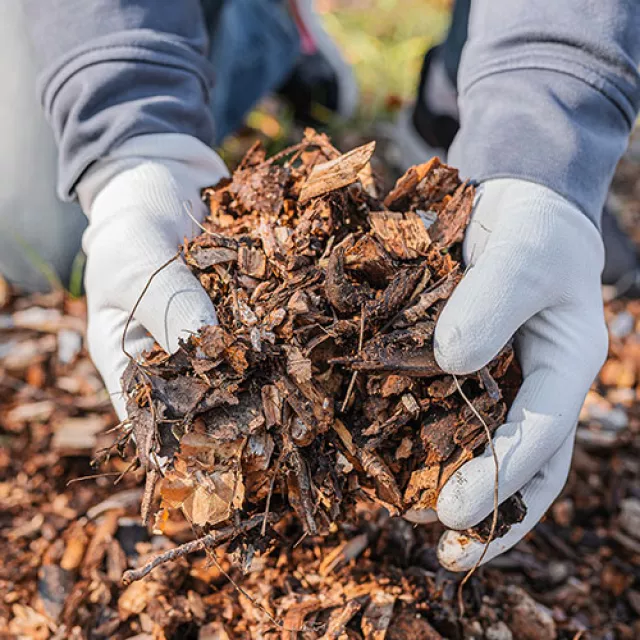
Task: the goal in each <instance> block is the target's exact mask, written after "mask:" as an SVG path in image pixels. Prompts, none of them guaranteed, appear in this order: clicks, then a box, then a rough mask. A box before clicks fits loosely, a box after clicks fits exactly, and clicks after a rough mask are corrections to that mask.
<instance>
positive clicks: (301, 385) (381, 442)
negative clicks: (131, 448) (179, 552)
mask: <svg viewBox="0 0 640 640" xmlns="http://www.w3.org/2000/svg"><path fill="white" fill-rule="evenodd" d="M374 146H375V145H374V143H369V144H367V145H364V146H362V147H359V148H357V149H354V150H353V151H350V152H349V153H346V154H344V155H341V154H340V153H339V152H338V151H337V150H336V149H335V148H334V147H333V146H332V145H331V144H330V142H329V140H328V138H327V137H326V136H325V135H320V134H317V133H315V132H314V131H312V130H308V131H307V132H306V135H305V138H304V140H303V141H302V142H301V143H300V144H298V145H296V146H294V147H292V148H291V149H289V150H288V152H286V153H281V154H278V156H277V157H276V158H272V159H266V158H265V154H264V152H263V151H262V149H261V147H260V146H259V145H256V146H254V147H253V148H252V149H251V150H250V151H249V153H248V154H247V156H246V157H245V158H244V160H243V161H242V163H241V164H240V166H239V168H238V169H237V170H236V171H235V172H234V174H233V176H232V178H231V179H227V180H224V181H222V182H221V183H220V184H219V185H217V186H215V187H212V188H211V189H207V190H205V198H206V200H207V202H208V204H209V208H210V215H209V218H208V219H207V222H206V226H205V227H204V232H203V233H202V234H201V235H199V236H198V237H196V238H195V239H194V240H193V241H190V242H187V243H186V245H185V246H184V258H185V260H186V262H187V264H188V265H189V266H190V267H191V269H192V270H193V272H194V273H195V274H196V275H197V276H198V278H199V280H200V282H201V283H202V285H203V287H204V288H205V290H206V291H207V292H208V293H209V295H210V297H211V299H212V301H213V303H214V306H215V309H216V312H217V316H218V320H219V324H217V325H215V326H209V327H205V328H204V329H202V330H201V331H200V332H199V334H198V335H193V336H191V337H190V338H189V339H188V340H187V341H185V342H184V344H183V345H182V347H181V348H180V349H179V350H178V351H177V352H176V353H175V354H173V355H171V356H168V355H167V354H165V353H164V352H162V351H160V350H159V349H156V350H154V351H153V352H151V353H150V354H147V356H146V357H145V358H143V360H142V361H141V362H137V361H131V363H130V365H129V368H128V370H127V372H126V373H125V375H124V385H125V391H126V394H127V397H128V402H127V410H128V415H129V420H128V422H127V423H126V425H125V429H126V433H130V434H134V435H135V442H136V443H137V456H138V457H137V460H138V463H139V464H140V465H141V466H142V467H143V468H144V469H145V470H146V471H147V478H148V479H147V497H148V500H145V501H144V504H143V518H145V519H146V517H147V512H148V511H149V509H148V507H147V505H150V504H151V502H152V490H153V489H154V487H155V484H156V481H157V480H158V481H159V483H160V496H161V504H160V508H159V510H158V511H157V513H156V517H155V522H154V528H155V529H156V530H158V531H161V530H162V523H163V521H165V520H166V519H167V517H168V514H169V512H170V511H171V510H174V509H179V510H181V512H182V513H183V514H184V516H185V517H186V518H187V520H188V521H189V522H190V524H192V525H193V527H194V529H195V530H196V531H197V532H198V533H200V534H202V533H205V532H206V533H207V534H209V535H208V537H207V538H206V540H203V543H205V542H206V546H207V547H211V546H212V545H213V544H215V543H218V542H219V541H227V540H229V539H234V540H235V539H236V538H237V539H238V544H240V542H241V548H242V550H243V552H244V554H245V556H246V558H247V564H248V565H249V564H250V559H251V558H252V557H253V556H254V555H255V554H256V553H260V552H264V551H265V550H266V549H267V548H268V545H269V543H270V541H271V540H272V539H275V538H277V535H276V534H275V531H274V530H273V529H272V527H270V526H268V525H271V524H273V523H274V522H276V521H277V520H279V519H280V518H281V517H282V515H283V514H285V513H287V512H288V511H290V510H293V511H294V512H295V514H296V515H297V517H298V518H299V520H300V522H301V523H302V526H303V529H304V532H305V534H307V535H312V536H313V535H317V534H327V533H329V532H330V531H331V530H332V528H335V525H336V523H337V522H341V521H344V520H347V521H350V522H356V521H357V517H356V513H355V511H356V507H357V504H358V501H361V500H365V501H368V502H371V501H373V502H374V503H376V504H377V505H380V506H384V507H386V509H387V510H388V511H389V513H390V514H391V515H400V514H402V513H405V512H406V511H407V510H408V509H432V508H435V506H436V500H437V497H438V493H439V490H440V488H441V487H442V486H443V485H444V483H445V482H446V481H447V480H448V479H449V478H450V477H451V475H452V474H453V473H454V472H455V471H456V469H458V468H459V467H460V466H461V465H462V464H464V463H465V462H466V461H468V460H470V459H471V458H472V457H473V456H474V455H476V454H477V453H479V452H482V451H483V450H484V448H485V446H486V445H487V437H488V436H487V434H488V432H489V431H493V430H494V429H495V428H497V427H498V426H499V425H500V424H502V423H503V422H504V419H505V416H506V412H507V409H508V405H509V402H510V401H511V400H512V398H513V397H514V395H515V392H516V391H517V389H518V386H519V382H520V377H519V374H518V370H517V367H516V365H515V364H514V358H513V349H512V348H511V346H508V347H506V348H505V349H504V350H503V352H501V353H500V354H499V356H498V357H497V358H496V359H495V360H494V361H493V362H492V363H491V364H490V365H489V366H488V367H486V368H484V369H483V370H482V371H480V372H479V373H478V374H473V375H469V376H464V377H462V378H460V379H459V380H457V379H454V377H453V376H451V375H448V374H446V373H445V372H443V371H442V370H441V369H440V367H439V366H438V364H437V362H436V360H435V357H434V347H433V339H434V338H433V336H434V329H435V325H436V320H437V318H438V315H439V313H440V312H441V310H442V308H443V306H444V304H445V303H446V300H447V299H448V298H449V296H450V295H451V293H452V291H453V290H454V288H455V286H456V284H457V283H458V282H459V281H460V280H461V278H462V277H463V266H462V264H461V241H462V238H463V234H464V231H465V229H466V226H467V224H468V222H469V218H470V214H471V209H472V205H473V199H474V191H475V190H474V188H473V186H471V185H469V184H467V183H462V182H461V181H460V179H459V177H458V172H457V170H455V169H453V168H451V167H448V166H446V165H443V164H441V163H440V162H439V161H438V160H437V158H436V159H433V160H431V161H430V162H428V163H425V164H423V165H420V166H416V167H413V168H411V169H410V170H409V171H408V172H407V173H406V174H405V175H404V176H402V177H401V178H400V179H399V180H398V182H397V183H396V185H395V187H394V188H393V189H392V190H391V191H390V193H389V194H388V195H387V196H386V197H385V198H383V199H382V198H379V197H378V195H377V194H378V188H377V185H376V183H375V180H374V179H373V177H372V171H371V165H370V159H371V156H372V154H373V150H374ZM458 385H460V387H461V388H462V389H463V390H464V395H465V396H466V397H467V398H468V399H469V401H470V403H471V404H468V401H466V400H465V399H464V397H463V396H462V395H461V393H460V392H459V391H458ZM471 405H473V406H471ZM476 412H478V413H479V415H480V416H481V417H482V420H481V419H479V418H478V417H477V415H476ZM483 421H484V422H485V424H486V426H485V425H483V423H482V422H483ZM517 504H518V505H520V504H521V503H517ZM525 512H526V511H525V509H523V508H520V509H515V510H514V514H513V515H514V517H515V520H516V521H519V520H520V519H521V518H522V517H524V514H525ZM509 524H510V523H509V522H501V523H500V525H499V527H498V529H497V532H498V533H499V534H503V533H504V532H506V531H507V530H508V527H509ZM213 527H215V529H213V530H212V528H213ZM484 529H485V537H486V535H487V534H488V530H487V527H485V528H484ZM476 535H477V536H478V537H481V533H480V531H478V533H477V534H476ZM132 578H133V574H128V575H127V576H126V579H127V580H128V581H129V580H131V579H132Z"/></svg>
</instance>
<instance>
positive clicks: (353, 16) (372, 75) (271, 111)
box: [219, 0, 453, 166]
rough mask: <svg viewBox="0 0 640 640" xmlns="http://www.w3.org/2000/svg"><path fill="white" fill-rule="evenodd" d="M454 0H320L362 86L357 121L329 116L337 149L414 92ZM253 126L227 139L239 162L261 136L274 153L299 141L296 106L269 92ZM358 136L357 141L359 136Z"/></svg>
mask: <svg viewBox="0 0 640 640" xmlns="http://www.w3.org/2000/svg"><path fill="white" fill-rule="evenodd" d="M452 3H453V0H315V7H316V10H317V11H318V13H319V14H320V16H321V17H322V19H323V20H324V24H325V27H326V29H327V31H328V32H329V33H330V35H331V36H332V37H333V38H334V39H335V40H336V42H337V43H338V45H339V47H340V49H341V51H342V53H343V55H344V57H345V59H346V60H347V61H348V62H349V63H350V64H351V65H353V68H354V70H355V75H356V78H357V81H358V86H359V90H360V102H359V108H358V112H357V114H356V117H355V118H354V120H353V121H351V122H347V123H345V122H342V123H340V122H331V121H330V119H328V121H327V127H326V129H327V132H328V133H329V134H330V135H331V137H332V138H333V140H334V143H335V144H337V146H338V147H344V148H348V147H352V146H355V144H358V142H357V141H356V140H358V139H359V138H361V137H362V136H364V138H366V139H370V138H371V137H372V135H373V134H372V133H371V132H372V131H373V125H374V123H376V122H379V121H381V120H384V119H388V118H390V117H393V115H394V113H395V112H396V111H397V110H398V109H399V108H400V106H401V105H402V104H403V103H405V102H406V101H410V100H413V99H414V97H415V92H416V86H417V83H418V76H419V73H420V67H421V65H422V58H423V57H424V54H425V53H426V51H427V49H429V48H430V47H431V46H433V45H435V44H437V43H439V42H440V41H441V40H442V39H443V38H444V36H445V35H446V31H447V28H448V26H449V20H450V14H451V6H452ZM246 125H247V127H246V129H245V130H244V131H241V132H239V133H238V134H237V135H235V136H230V137H229V138H228V139H227V140H225V142H224V144H223V146H222V148H220V149H219V152H220V154H221V156H222V158H223V159H224V160H225V162H227V164H228V165H229V166H235V165H236V164H237V163H238V162H239V161H240V159H241V158H242V156H243V155H244V153H245V152H246V151H247V149H248V148H249V147H250V146H251V144H252V143H253V141H254V140H255V138H256V136H257V137H259V138H260V139H261V140H262V141H263V143H264V144H265V147H266V149H267V152H268V154H269V155H272V154H274V153H277V152H278V151H280V150H282V149H283V148H284V147H286V146H288V145H289V144H291V143H292V142H293V141H294V140H297V139H299V137H300V135H301V131H300V130H299V129H297V128H296V126H295V125H294V122H293V118H292V114H291V112H290V111H289V110H288V109H287V108H286V107H285V106H283V105H282V104H281V103H280V102H278V101H277V100H274V99H273V98H266V99H265V100H263V101H262V102H261V103H260V105H259V106H258V107H257V108H256V109H254V110H253V111H252V112H251V113H250V114H249V116H248V117H247V120H246ZM352 138H353V139H352Z"/></svg>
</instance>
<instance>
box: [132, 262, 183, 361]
mask: <svg viewBox="0 0 640 640" xmlns="http://www.w3.org/2000/svg"><path fill="white" fill-rule="evenodd" d="M181 253H182V250H179V251H178V252H177V253H176V255H175V256H173V257H172V258H171V259H170V260H167V261H166V262H165V263H164V264H162V265H160V266H159V267H158V268H157V269H156V270H155V271H154V272H153V273H152V274H151V275H150V276H149V279H148V280H147V284H145V285H144V288H143V289H142V291H141V293H140V295H139V296H138V299H137V300H136V303H135V304H134V305H133V309H131V313H130V314H129V317H128V318H127V323H126V324H125V325H124V331H123V332H122V342H121V344H120V347H121V349H122V352H123V353H124V355H125V356H127V358H129V360H131V361H132V362H135V359H134V358H133V356H132V355H131V354H130V353H129V352H128V351H127V350H126V348H125V344H126V338H127V331H129V325H130V324H131V321H132V320H133V316H134V315H135V313H136V311H137V310H138V307H139V306H140V303H141V302H142V298H144V295H145V294H146V293H147V291H148V290H149V286H150V285H151V283H152V282H153V279H154V278H155V277H156V276H157V275H158V274H159V273H160V272H161V271H162V270H163V269H165V268H166V267H168V266H169V265H170V264H171V263H172V262H174V261H175V260H177V259H178V258H179V257H180V254H181Z"/></svg>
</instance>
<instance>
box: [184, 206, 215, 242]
mask: <svg viewBox="0 0 640 640" xmlns="http://www.w3.org/2000/svg"><path fill="white" fill-rule="evenodd" d="M182 207H183V209H184V212H185V213H186V214H187V215H188V216H189V217H190V218H191V221H192V222H193V223H194V224H195V225H196V226H197V227H198V228H199V229H200V230H202V231H204V233H206V234H207V235H209V236H215V235H216V234H215V233H213V231H209V229H207V228H206V227H203V226H202V224H200V223H199V222H198V220H197V219H196V217H195V216H194V215H193V205H192V204H191V201H190V200H189V201H187V202H183V203H182Z"/></svg>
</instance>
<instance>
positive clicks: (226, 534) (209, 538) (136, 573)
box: [122, 513, 280, 586]
mask: <svg viewBox="0 0 640 640" xmlns="http://www.w3.org/2000/svg"><path fill="white" fill-rule="evenodd" d="M279 518H280V515H279V514H276V513H271V514H269V520H270V521H272V522H275V521H277V520H278V519H279ZM262 519H263V516H262V514H259V515H256V516H253V517H252V518H249V519H248V520H246V521H245V522H242V523H241V524H240V525H239V526H237V527H236V526H233V525H231V526H228V527H225V528H224V529H219V530H218V531H213V532H211V533H208V534H207V535H206V536H202V538H198V539H197V540H192V541H191V542H185V544H181V545H180V546H179V547H175V548H173V549H169V551H165V552H164V553H161V554H160V555H158V556H156V557H155V558H154V559H153V560H151V561H149V562H147V564H145V565H144V566H143V567H141V568H140V569H130V570H129V571H125V572H124V575H123V576H122V582H123V584H124V585H125V586H126V585H129V584H131V583H132V582H135V581H136V580H141V579H142V578H144V577H145V576H146V575H149V574H150V573H151V572H152V571H153V570H154V569H155V568H156V567H158V566H160V565H161V564H164V563H165V562H171V561H172V560H177V559H178V558H183V557H184V556H187V555H189V554H190V553H196V552H197V551H202V550H203V549H215V548H216V547H217V546H219V545H221V544H222V543H223V542H227V541H228V540H231V538H233V537H234V536H236V535H238V534H240V533H245V532H247V531H250V530H251V529H254V528H255V527H257V526H258V525H259V524H261V523H262Z"/></svg>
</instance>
